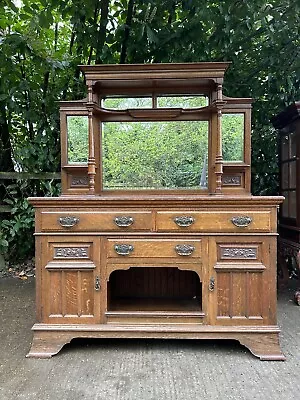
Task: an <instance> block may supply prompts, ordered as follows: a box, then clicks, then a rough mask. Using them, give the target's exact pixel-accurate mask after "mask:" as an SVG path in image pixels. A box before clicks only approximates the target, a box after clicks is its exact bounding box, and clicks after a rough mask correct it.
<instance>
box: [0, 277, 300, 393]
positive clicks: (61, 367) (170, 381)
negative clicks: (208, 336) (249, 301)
mask: <svg viewBox="0 0 300 400" xmlns="http://www.w3.org/2000/svg"><path fill="white" fill-rule="evenodd" d="M291 297H292V290H291V289H290V290H289V291H287V290H286V291H285V292H282V293H279V312H278V318H279V325H280V326H281V328H282V335H281V345H282V349H283V351H284V353H285V355H286V357H287V361H285V362H278V361H277V362H274V361H273V362H270V361H264V362H263V361H259V360H258V359H257V358H255V357H254V356H252V355H251V353H250V352H249V351H248V350H246V349H244V348H243V347H242V346H240V345H239V344H238V343H235V342H234V341H228V342H227V341H185V340H184V341H182V340H181V341H175V340H172V341H163V340H156V341H155V340H98V341H96V340H93V341H89V340H85V341H83V340H81V341H79V340H77V341H74V342H72V343H71V344H70V345H67V346H66V347H65V348H64V349H63V350H62V351H61V352H60V353H59V354H58V355H57V356H55V357H53V358H52V359H49V360H34V359H26V358H25V355H26V353H27V352H28V350H29V347H30V343H31V339H32V334H31V331H30V328H31V326H32V325H33V323H34V319H35V317H34V280H33V279H32V280H28V281H21V280H18V279H14V278H3V279H0V324H1V325H0V344H1V353H0V400H18V399H24V400H27V399H28V400H29V399H30V400H47V399H51V400H78V399H88V400H102V399H103V400H104V399H105V400H106V399H107V400H169V399H170V400H181V399H183V400H192V399H193V400H198V399H209V400H210V399H214V400H218V399H222V400H226V399H234V400H237V399H246V400H248V399H249V400H250V399H251V400H252V399H258V400H269V399H270V400H271V399H272V400H292V399H293V400H298V399H299V398H300V307H298V306H296V305H294V304H293V302H292V301H291V300H290V298H291Z"/></svg>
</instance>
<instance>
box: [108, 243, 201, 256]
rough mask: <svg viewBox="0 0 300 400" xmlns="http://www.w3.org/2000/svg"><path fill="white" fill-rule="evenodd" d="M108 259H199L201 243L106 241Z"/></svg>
mask: <svg viewBox="0 0 300 400" xmlns="http://www.w3.org/2000/svg"><path fill="white" fill-rule="evenodd" d="M107 256H108V258H115V257H118V258H144V257H149V258H181V259H189V258H196V257H201V241H200V240H189V239H185V240H182V239H171V240H169V239H160V240H158V239H132V240H130V239H127V238H126V239H124V238H122V239H118V240H115V239H108V246H107Z"/></svg>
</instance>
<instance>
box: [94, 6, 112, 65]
mask: <svg viewBox="0 0 300 400" xmlns="http://www.w3.org/2000/svg"><path fill="white" fill-rule="evenodd" d="M108 10H109V0H102V1H101V17H100V24H99V31H98V40H97V47H96V64H102V57H101V55H102V50H103V46H104V43H105V39H106V26H107V22H108Z"/></svg>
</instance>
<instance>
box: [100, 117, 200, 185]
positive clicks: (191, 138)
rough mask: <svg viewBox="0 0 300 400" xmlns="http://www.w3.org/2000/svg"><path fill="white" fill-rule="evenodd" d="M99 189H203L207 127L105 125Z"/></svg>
mask: <svg viewBox="0 0 300 400" xmlns="http://www.w3.org/2000/svg"><path fill="white" fill-rule="evenodd" d="M102 143H103V149H102V156H103V175H104V176H103V178H104V179H103V181H104V183H103V187H104V189H123V188H124V189H128V188H135V189H159V188H165V189H175V188H201V187H202V188H203V187H206V185H207V176H206V171H207V168H206V162H207V160H206V157H207V150H208V122H206V121H176V122H162V121H160V122H104V123H103V124H102Z"/></svg>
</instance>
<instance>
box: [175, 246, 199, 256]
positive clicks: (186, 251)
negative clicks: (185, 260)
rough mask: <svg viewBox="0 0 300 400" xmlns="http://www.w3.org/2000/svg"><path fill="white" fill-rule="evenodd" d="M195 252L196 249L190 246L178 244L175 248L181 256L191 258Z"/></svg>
mask: <svg viewBox="0 0 300 400" xmlns="http://www.w3.org/2000/svg"><path fill="white" fill-rule="evenodd" d="M194 250H195V247H194V246H191V245H190V244H178V245H177V246H175V251H176V253H177V254H178V255H180V256H190V255H191V254H192V253H193V251H194Z"/></svg>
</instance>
